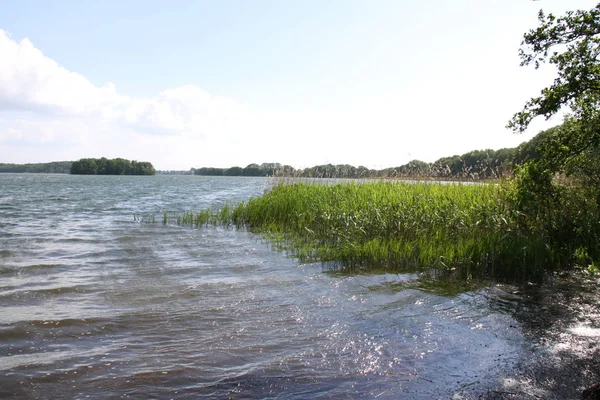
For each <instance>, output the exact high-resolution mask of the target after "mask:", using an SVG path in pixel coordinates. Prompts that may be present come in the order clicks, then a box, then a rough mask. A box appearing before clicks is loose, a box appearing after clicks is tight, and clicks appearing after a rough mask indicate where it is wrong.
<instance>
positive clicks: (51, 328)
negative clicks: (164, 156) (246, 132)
mask: <svg viewBox="0 0 600 400" xmlns="http://www.w3.org/2000/svg"><path fill="white" fill-rule="evenodd" d="M269 185H270V181H269V180H268V179H265V178H210V177H197V176H153V177H131V176H129V177H127V176H123V177H120V176H75V175H73V176H71V175H41V174H40V175H36V174H21V175H19V174H3V175H2V174H0V305H1V308H0V397H11V398H98V399H101V398H102V399H104V398H128V397H131V398H140V399H145V398H203V397H205V398H232V399H238V398H239V399H241V398H281V399H310V398H352V399H372V398H387V399H395V398H415V399H431V398H451V397H452V396H459V397H457V398H479V397H490V396H494V395H496V396H497V395H499V394H501V393H502V391H505V392H507V391H509V389H507V388H510V387H512V388H513V389H510V390H513V392H514V393H516V395H519V393H520V394H522V395H523V396H524V397H523V398H527V397H526V396H525V395H528V393H529V392H531V393H534V394H535V393H537V395H539V394H540V393H542V395H544V396H549V397H552V393H553V391H552V390H551V389H552V388H551V387H550V386H548V385H545V386H544V384H540V385H541V387H536V382H533V383H532V384H530V385H529V386H526V385H525V386H523V382H525V381H526V380H527V377H526V376H524V375H523V374H522V371H523V368H534V367H531V365H532V360H533V361H536V360H542V359H543V357H550V356H549V355H551V354H553V353H552V351H553V349H555V346H556V345H559V344H560V343H563V342H564V343H567V346H570V344H568V343H570V342H569V341H568V340H566V339H565V338H564V337H562V336H560V335H563V334H564V335H569V334H570V335H571V336H570V337H575V336H576V337H592V338H594V335H596V334H597V332H598V330H597V328H598V327H597V326H596V325H594V324H593V323H591V322H590V321H593V320H594V318H595V317H596V316H597V309H598V303H597V297H594V296H595V295H594V292H593V290H591V289H589V287H590V284H589V283H588V285H587V286H585V285H584V286H582V287H583V289H581V291H580V292H581V293H588V294H589V295H588V296H587V297H585V296H583V295H582V296H579V298H580V300H581V301H580V302H579V303H577V302H575V303H573V302H572V299H565V298H563V297H560V296H559V295H556V294H557V293H559V294H560V293H562V292H560V291H557V290H555V289H552V290H551V291H550V292H543V291H541V290H539V288H537V287H533V288H532V289H531V290H532V292H531V293H529V292H522V290H521V289H519V290H521V291H520V292H519V293H520V294H518V295H512V296H511V294H512V292H514V291H516V290H514V288H513V287H500V288H498V287H493V288H481V289H478V290H473V291H470V292H465V293H461V294H458V295H453V296H442V295H440V294H436V293H435V292H432V291H428V290H420V289H418V288H411V285H405V283H408V282H412V281H413V280H414V279H415V278H416V275H412V274H372V275H369V274H366V275H353V276H352V275H340V274H330V273H325V272H323V269H322V268H321V266H320V265H319V264H304V265H303V264H300V263H298V261H297V260H294V259H290V258H287V257H286V256H285V254H281V253H278V252H275V251H273V250H272V249H271V246H270V245H269V244H268V243H265V242H264V241H263V240H261V238H260V237H258V236H255V235H253V234H251V233H248V232H245V231H240V230H235V229H231V228H230V229H227V228H222V227H209V228H202V229H190V228H182V227H178V226H176V225H173V224H168V225H163V224H162V223H160V222H159V223H155V224H150V223H144V222H140V221H139V220H137V218H136V217H135V216H137V215H144V216H147V215H149V214H150V213H157V220H162V218H161V216H160V214H161V213H162V211H163V210H167V211H170V212H178V213H182V212H184V211H187V210H194V211H198V210H200V209H203V208H206V207H218V206H219V205H223V204H225V202H228V201H229V202H231V201H241V200H247V199H248V198H249V197H251V196H258V195H261V194H262V193H263V192H264V190H266V189H268V187H269ZM577 282H578V283H577V284H578V285H583V284H582V283H581V282H580V281H577ZM592 284H593V282H592ZM592 286H593V285H592ZM586 290H587V291H586ZM540 293H541V294H540ZM544 293H546V294H547V295H548V293H550V294H549V295H548V296H550V297H552V296H554V297H552V298H551V299H550V300H548V298H547V297H548V296H546V297H543V294H544ZM540 296H542V297H543V298H542V297H540ZM586 302H587V303H586ZM540 304H549V305H550V307H555V308H556V310H554V311H552V312H551V313H550V314H549V316H546V317H545V318H541V319H540V321H538V322H539V323H537V324H535V323H531V322H532V321H533V320H534V318H532V316H536V315H538V316H539V315H541V314H540V313H539V309H540V308H539V307H541V306H540ZM565 304H582V306H581V307H579V308H576V309H574V311H573V310H571V311H572V312H571V313H569V314H568V315H569V316H574V315H580V316H581V318H579V319H576V320H574V319H571V318H565V319H563V320H564V321H566V322H565V323H563V324H562V325H560V324H559V325H556V324H552V323H551V322H548V321H552V320H553V319H552V315H555V314H557V313H558V314H559V313H560V310H564V309H565ZM585 304H587V306H589V307H587V308H586V306H585ZM586 313H587V314H586ZM577 329H579V331H578V330H577ZM547 332H549V333H548V334H547V335H546V333H547ZM550 333H551V334H550ZM586 335H587V336H586ZM590 335H591V336H590ZM546 337H547V340H546V339H544V340H545V341H544V340H542V339H543V338H546ZM594 340H595V339H594ZM588 342H589V343H591V342H592V341H588ZM588 342H585V343H588ZM586 345H587V344H586ZM592 350H593V351H596V348H592ZM586 351H587V352H588V353H589V352H590V350H589V349H587V350H586ZM571 353H572V352H571ZM571 353H570V354H571ZM536 371H537V370H536ZM511 379H512V380H511ZM590 379H592V378H588V379H587V381H585V380H584V381H582V382H580V383H579V385H580V386H581V385H584V384H586V383H587V382H588V381H589V380H590ZM515 382H517V383H518V382H520V383H521V386H518V390H517V389H514V388H515V387H516V386H514V384H515ZM510 385H513V386H510ZM549 388H550V389H549ZM569 390H571V389H569ZM528 391H529V392H528ZM531 393H529V394H531ZM573 393H574V392H573ZM511 398H514V397H511ZM557 398H558V397H557Z"/></svg>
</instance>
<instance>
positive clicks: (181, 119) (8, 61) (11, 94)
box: [0, 30, 245, 136]
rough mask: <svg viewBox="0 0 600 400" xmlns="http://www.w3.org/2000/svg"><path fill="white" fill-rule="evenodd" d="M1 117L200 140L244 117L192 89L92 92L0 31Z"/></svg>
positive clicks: (236, 108)
mask: <svg viewBox="0 0 600 400" xmlns="http://www.w3.org/2000/svg"><path fill="white" fill-rule="evenodd" d="M0 60H2V62H1V63H0V111H2V110H4V111H7V110H10V111H27V112H33V113H36V114H41V115H46V116H48V115H50V116H61V117H77V118H95V119H101V120H104V121H113V122H117V123H119V124H122V125H123V126H125V127H128V128H132V129H134V130H136V131H138V132H141V133H151V134H186V135H191V136H202V135H205V134H206V133H207V132H212V133H214V134H219V133H220V132H221V133H222V131H223V129H224V128H227V127H228V126H229V125H230V122H231V121H232V120H238V119H239V118H241V116H242V115H243V114H244V112H245V111H244V109H243V107H241V106H239V105H237V104H236V103H235V102H234V101H232V100H229V99H226V98H222V97H217V96H212V95H211V94H209V93H208V92H206V91H204V90H202V89H201V88H198V87H195V86H191V85H188V86H182V87H178V88H174V89H168V90H165V91H163V92H162V93H160V94H159V95H158V96H157V97H154V98H136V97H130V96H125V95H121V94H119V93H117V91H116V87H115V85H113V84H111V83H108V84H107V85H106V86H104V87H97V86H95V85H93V84H92V83H91V82H90V81H88V80H87V79H86V78H85V77H83V76H82V75H80V74H77V73H75V72H71V71H68V70H67V69H65V68H63V67H61V66H60V65H58V63H57V62H56V61H54V60H52V59H50V58H48V57H46V56H45V55H44V54H43V53H42V52H41V51H40V50H38V49H37V48H35V47H34V45H33V44H32V43H31V42H30V41H29V40H28V39H23V40H21V41H20V42H17V41H15V40H13V39H11V38H10V37H9V35H8V34H7V33H6V32H4V31H2V30H0Z"/></svg>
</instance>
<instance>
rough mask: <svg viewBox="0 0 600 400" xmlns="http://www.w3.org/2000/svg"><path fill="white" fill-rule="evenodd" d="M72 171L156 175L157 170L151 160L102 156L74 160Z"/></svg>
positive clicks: (84, 173)
mask: <svg viewBox="0 0 600 400" xmlns="http://www.w3.org/2000/svg"><path fill="white" fill-rule="evenodd" d="M70 173H71V174H78V175H154V174H156V170H155V169H154V167H153V166H152V164H151V163H149V162H144V161H135V160H134V161H130V160H126V159H123V158H115V159H107V158H105V157H102V158H82V159H80V160H79V161H74V162H73V164H72V165H71V170H70Z"/></svg>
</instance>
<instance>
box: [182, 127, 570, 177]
mask: <svg viewBox="0 0 600 400" xmlns="http://www.w3.org/2000/svg"><path fill="white" fill-rule="evenodd" d="M556 129H558V128H557V127H555V128H551V129H548V130H546V131H543V132H540V133H539V134H538V135H537V136H535V137H534V138H533V139H531V140H530V141H528V142H524V143H522V144H521V145H519V146H518V147H513V148H503V149H499V150H492V149H487V150H473V151H470V152H468V153H465V154H462V155H454V156H450V157H442V158H440V159H439V160H437V161H434V162H432V163H428V162H425V161H420V160H412V161H409V162H408V163H406V164H404V165H401V166H398V167H392V168H385V169H381V170H377V169H369V168H367V167H364V166H358V167H355V166H353V165H348V164H337V165H333V164H325V165H315V166H314V167H310V168H304V169H295V168H293V167H291V166H289V165H281V164H279V163H263V164H260V165H259V164H249V165H248V166H246V167H245V168H242V167H239V166H235V167H230V168H213V167H202V168H192V169H191V173H193V174H194V175H208V176H280V177H300V178H348V179H360V178H400V179H442V180H443V179H450V180H453V179H456V180H485V179H502V178H508V177H512V176H513V174H514V170H515V167H517V166H520V165H523V164H524V163H525V162H527V161H529V160H533V159H536V158H538V157H540V154H539V152H538V147H539V145H540V143H541V142H543V141H545V140H547V139H546V138H548V137H551V136H552V135H555V134H556Z"/></svg>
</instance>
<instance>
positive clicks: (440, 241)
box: [181, 182, 564, 278]
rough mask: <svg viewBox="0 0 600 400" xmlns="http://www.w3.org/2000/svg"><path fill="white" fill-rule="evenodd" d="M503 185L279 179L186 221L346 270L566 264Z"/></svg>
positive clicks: (485, 270) (502, 271)
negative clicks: (523, 218)
mask: <svg viewBox="0 0 600 400" xmlns="http://www.w3.org/2000/svg"><path fill="white" fill-rule="evenodd" d="M509 192H510V191H509V190H507V188H506V187H505V186H502V185H480V184H440V183H403V182H365V183H354V182H346V183H338V184H330V185H320V184H314V183H303V182H297V183H292V184H279V185H276V186H274V187H273V188H272V190H270V191H268V192H266V193H265V194H264V195H263V196H262V197H256V198H252V199H250V200H249V201H248V202H246V203H239V204H238V205H236V206H226V207H224V208H222V209H220V210H218V211H216V212H209V211H202V212H200V213H198V214H194V213H191V215H189V216H187V217H186V215H185V214H184V218H183V219H182V221H181V222H182V223H183V224H187V225H194V226H200V225H203V224H207V223H213V224H218V223H221V224H225V225H230V224H234V225H236V226H237V227H245V228H247V229H248V230H250V231H252V232H255V233H259V234H262V235H264V236H265V237H266V238H267V239H269V240H271V242H272V243H273V244H274V245H275V246H277V247H279V248H280V249H283V250H285V251H287V252H288V253H289V254H291V255H293V256H295V257H298V258H300V259H301V260H303V261H317V260H318V261H322V262H323V263H325V264H326V265H328V266H330V267H331V268H338V269H343V270H355V269H359V270H364V269H368V270H372V269H384V270H387V271H418V270H425V269H430V268H436V269H439V270H446V271H456V273H460V274H463V275H464V276H465V277H466V278H469V277H472V276H488V275H491V276H498V275H501V276H513V277H524V278H525V277H527V276H530V275H532V274H536V273H538V272H540V271H543V270H545V269H546V268H547V267H548V266H549V263H552V265H557V266H558V265H560V264H561V262H562V261H564V260H562V259H561V258H560V254H557V253H556V252H555V251H554V250H553V249H552V248H551V247H549V246H547V245H546V242H545V241H544V238H543V237H538V236H536V235H532V234H531V232H525V231H523V230H522V229H520V227H519V223H518V222H519V217H520V216H519V213H518V212H517V211H515V210H514V209H513V208H512V207H511V203H510V201H509V199H508V196H509Z"/></svg>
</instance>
